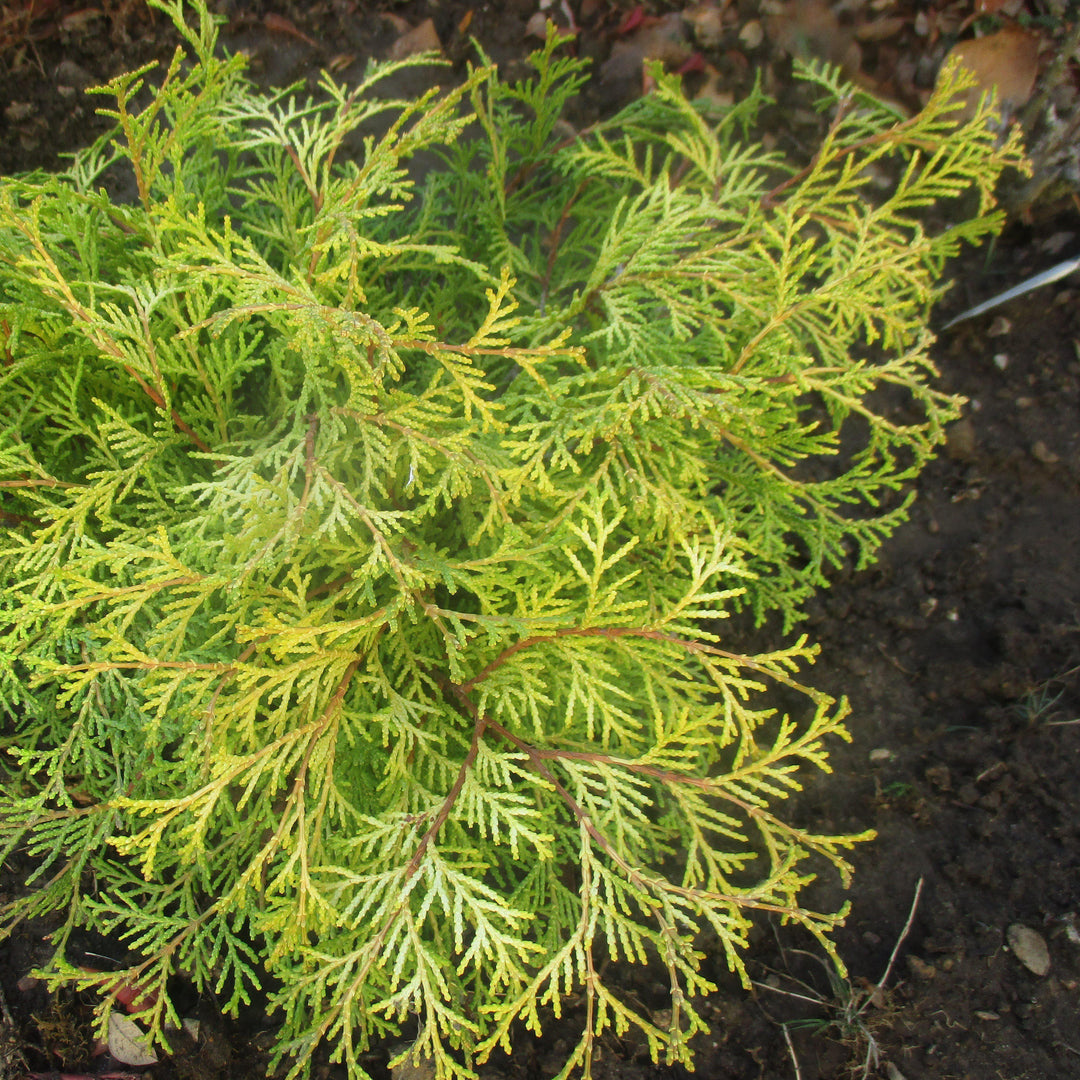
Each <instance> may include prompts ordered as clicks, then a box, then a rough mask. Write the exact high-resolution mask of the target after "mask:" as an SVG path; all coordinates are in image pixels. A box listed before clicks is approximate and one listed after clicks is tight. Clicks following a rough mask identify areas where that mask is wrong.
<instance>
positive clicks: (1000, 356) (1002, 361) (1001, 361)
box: [994, 352, 1009, 371]
mask: <svg viewBox="0 0 1080 1080" xmlns="http://www.w3.org/2000/svg"><path fill="white" fill-rule="evenodd" d="M1008 366H1009V354H1008V353H1003V352H999V353H994V367H996V368H997V369H998V371H1004V370H1005V369H1006V368H1007V367H1008Z"/></svg>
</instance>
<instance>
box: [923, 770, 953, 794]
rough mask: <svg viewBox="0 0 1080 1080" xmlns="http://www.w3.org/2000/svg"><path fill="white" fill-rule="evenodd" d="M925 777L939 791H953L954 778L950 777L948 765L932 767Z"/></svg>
mask: <svg viewBox="0 0 1080 1080" xmlns="http://www.w3.org/2000/svg"><path fill="white" fill-rule="evenodd" d="M923 775H924V776H925V777H926V779H927V781H928V782H929V783H931V784H933V785H934V787H936V788H937V789H938V790H939V791H951V790H952V777H950V776H949V766H948V765H931V766H930V767H929V768H928V769H927V770H926V772H925V773H924V774H923Z"/></svg>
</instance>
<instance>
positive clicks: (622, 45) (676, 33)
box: [600, 11, 694, 83]
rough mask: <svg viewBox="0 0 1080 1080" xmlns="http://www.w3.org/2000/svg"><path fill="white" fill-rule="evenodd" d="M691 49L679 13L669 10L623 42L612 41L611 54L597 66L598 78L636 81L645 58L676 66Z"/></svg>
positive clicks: (609, 81) (611, 81)
mask: <svg viewBox="0 0 1080 1080" xmlns="http://www.w3.org/2000/svg"><path fill="white" fill-rule="evenodd" d="M693 51H694V50H693V49H692V48H691V46H690V42H689V41H688V40H687V37H686V24H685V23H684V22H683V17H682V15H681V14H680V13H679V12H677V11H672V12H670V13H669V14H667V15H664V16H663V17H661V18H659V19H656V20H650V21H649V22H647V23H646V24H644V25H642V26H641V27H640V28H639V29H637V30H635V31H634V33H633V34H632V35H631V36H630V37H628V38H627V39H626V40H625V41H617V42H615V44H614V45H613V46H612V47H611V55H610V56H609V57H608V58H607V60H605V61H604V63H603V64H601V66H600V79H601V81H602V82H605V83H620V82H623V81H628V80H634V81H636V80H637V79H638V78H639V77H640V75H641V66H642V64H643V63H644V62H645V61H646V60H659V61H660V62H661V63H663V64H665V65H667V66H671V67H678V66H679V65H680V64H682V63H684V62H685V61H686V60H687V59H688V58H689V56H690V54H691V53H692V52H693Z"/></svg>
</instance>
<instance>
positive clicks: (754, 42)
mask: <svg viewBox="0 0 1080 1080" xmlns="http://www.w3.org/2000/svg"><path fill="white" fill-rule="evenodd" d="M739 40H740V41H741V42H742V44H743V47H744V48H747V49H756V48H757V47H758V46H759V45H760V44H761V43H762V42H763V41H764V40H765V31H764V30H763V29H762V26H761V23H760V22H759V21H758V20H757V19H751V20H750V21H749V22H748V23H747V24H746V25H745V26H744V27H743V28H742V29H741V30H740V31H739Z"/></svg>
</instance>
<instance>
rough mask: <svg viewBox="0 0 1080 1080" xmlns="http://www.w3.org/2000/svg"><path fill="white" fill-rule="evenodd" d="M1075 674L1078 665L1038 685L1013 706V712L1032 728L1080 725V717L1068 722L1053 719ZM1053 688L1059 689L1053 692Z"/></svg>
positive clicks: (1079, 666) (1079, 665) (1079, 667)
mask: <svg viewBox="0 0 1080 1080" xmlns="http://www.w3.org/2000/svg"><path fill="white" fill-rule="evenodd" d="M1077 672H1080V664H1077V665H1076V666H1075V667H1071V668H1069V669H1068V671H1063V672H1062V673H1061V674H1060V675H1055V676H1053V677H1052V678H1050V679H1047V680H1046V682H1044V683H1041V684H1039V685H1038V686H1036V687H1035V688H1034V689H1032V690H1031V692H1030V693H1028V694H1026V695H1025V696H1024V697H1023V698H1022V699H1021V700H1020V701H1019V702H1017V703H1016V705H1014V706H1013V710H1014V712H1015V713H1016V714H1017V715H1018V716H1019V717H1020V718H1021V719H1023V720H1026V721H1027V723H1028V724H1029V725H1032V726H1034V725H1035V724H1043V725H1045V726H1046V727H1067V726H1069V725H1071V724H1080V716H1077V717H1072V718H1071V719H1068V720H1059V719H1054V717H1055V716H1056V715H1057V713H1058V711H1059V710H1058V709H1057V705H1058V702H1059V701H1061V699H1062V698H1063V697H1064V696H1065V691H1066V690H1068V689H1069V679H1070V678H1072V676H1074V675H1076V674H1077ZM1055 687H1060V689H1057V690H1056V691H1055Z"/></svg>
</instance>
